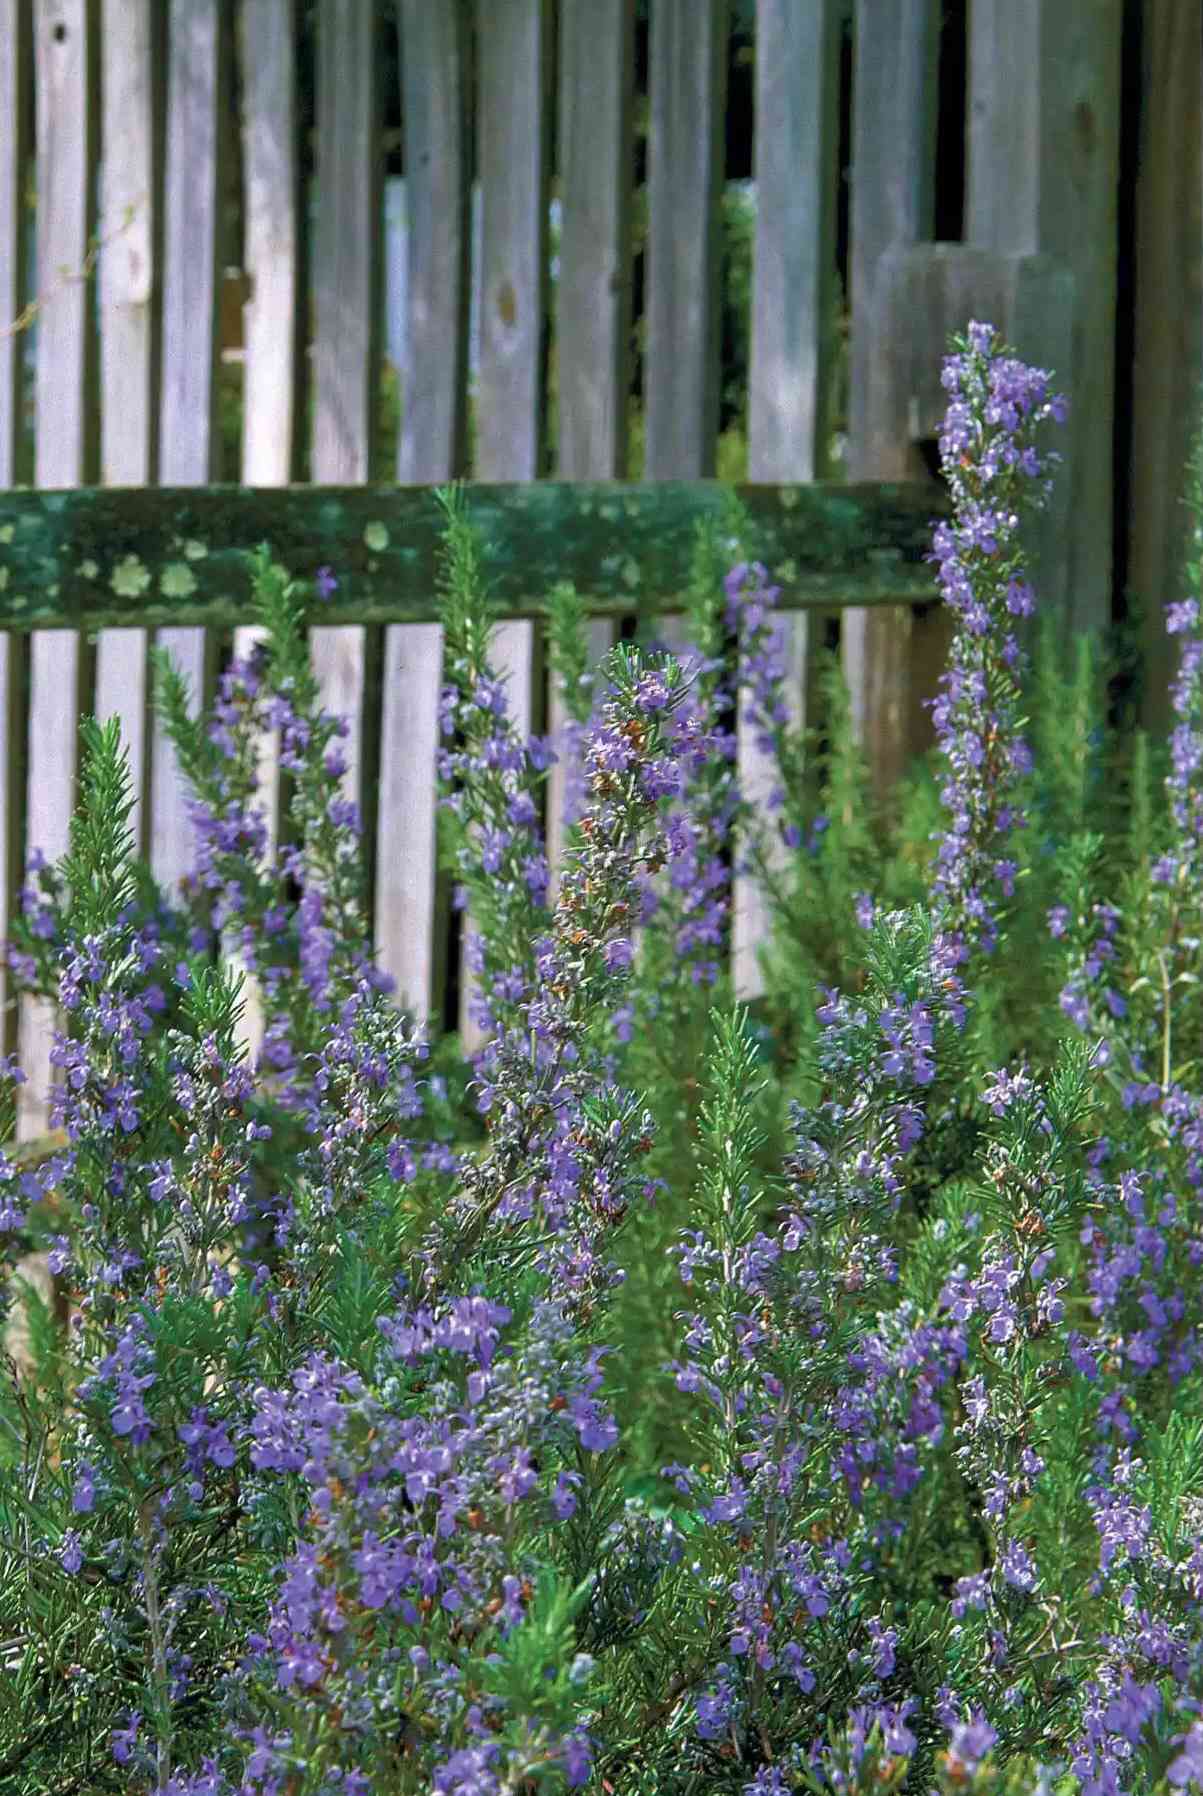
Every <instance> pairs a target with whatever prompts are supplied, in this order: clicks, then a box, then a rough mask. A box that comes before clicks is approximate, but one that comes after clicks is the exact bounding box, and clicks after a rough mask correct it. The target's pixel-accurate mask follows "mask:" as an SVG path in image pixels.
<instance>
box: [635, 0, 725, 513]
mask: <svg viewBox="0 0 1203 1796" xmlns="http://www.w3.org/2000/svg"><path fill="white" fill-rule="evenodd" d="M727 27H728V9H727V0H656V5H655V6H654V7H653V8H652V17H651V140H650V144H649V150H648V155H649V171H648V208H649V213H648V239H647V355H646V360H645V364H644V393H645V404H646V411H647V449H646V455H645V462H644V473H645V477H646V478H647V479H648V480H697V479H701V478H704V477H706V476H708V475H712V474H713V473H714V470H715V463H716V457H717V453H718V387H719V335H718V333H719V310H720V295H719V271H720V247H721V243H720V239H721V211H720V207H721V201H722V189H723V110H724V105H725V99H726V76H727Z"/></svg>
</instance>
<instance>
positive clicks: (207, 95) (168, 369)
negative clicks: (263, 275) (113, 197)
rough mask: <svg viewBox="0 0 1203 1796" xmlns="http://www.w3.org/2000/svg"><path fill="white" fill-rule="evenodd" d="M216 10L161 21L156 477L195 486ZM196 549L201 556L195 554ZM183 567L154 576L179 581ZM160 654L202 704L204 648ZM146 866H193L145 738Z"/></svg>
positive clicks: (211, 218)
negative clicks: (163, 120) (164, 28)
mask: <svg viewBox="0 0 1203 1796" xmlns="http://www.w3.org/2000/svg"><path fill="white" fill-rule="evenodd" d="M223 50H224V44H223V36H222V7H221V4H220V0H172V5H171V7H170V10H169V13H168V43H167V126H166V149H165V158H164V160H165V167H164V192H163V336H162V343H163V373H162V381H161V386H160V408H159V477H160V479H161V480H162V481H163V483H164V485H166V486H204V485H206V484H207V483H208V482H209V481H211V480H212V479H213V478H214V473H215V469H216V463H217V420H216V413H217V348H218V330H217V325H218V277H219V255H220V248H219V246H220V235H219V232H220V218H219V209H220V204H221V165H220V155H221V130H222V125H223V123H224V115H223V101H224V97H225V95H224V87H225V83H224V73H225V71H224V69H223V67H222V60H223ZM202 547H203V545H202ZM187 565H188V564H187V561H186V560H185V559H181V561H180V562H179V563H174V564H170V566H169V567H168V568H164V569H153V570H151V571H152V575H153V576H154V577H157V578H158V579H159V580H160V581H162V580H164V579H169V578H175V579H177V580H183V581H184V582H185V583H186V581H187V579H188V573H187ZM157 642H158V644H159V646H160V647H161V648H165V649H167V650H168V652H169V653H170V654H171V655H172V657H173V658H174V660H175V661H176V663H177V664H178V666H179V667H180V669H181V671H182V672H183V673H184V674H185V675H186V676H187V678H188V680H189V682H190V684H191V687H192V693H193V699H194V702H195V703H196V704H198V705H199V704H201V703H203V701H204V697H205V692H206V687H207V685H208V681H209V675H210V669H211V657H212V644H211V642H210V641H209V640H208V639H207V632H206V631H204V630H198V629H182V628H181V629H166V630H160V631H158V632H157ZM152 744H153V747H152V758H151V794H150V817H151V828H150V861H151V866H152V867H153V868H154V870H155V873H156V875H157V877H158V878H159V879H160V880H161V881H162V882H163V883H164V884H165V885H166V886H168V888H171V887H174V885H175V884H176V882H177V881H178V880H179V879H180V878H181V876H182V875H183V874H184V873H185V872H186V871H187V870H188V868H189V866H190V865H191V861H192V825H191V823H190V821H189V818H188V812H187V808H186V795H185V793H184V789H183V785H182V782H181V780H180V777H179V771H178V769H177V767H176V763H175V754H174V751H173V749H172V747H171V743H170V742H169V741H168V739H167V736H166V734H165V732H164V731H163V729H162V728H161V727H160V726H159V725H158V724H157V723H156V724H155V726H154V729H153V732H152Z"/></svg>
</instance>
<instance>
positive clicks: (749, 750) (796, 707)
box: [731, 0, 839, 998]
mask: <svg viewBox="0 0 1203 1796" xmlns="http://www.w3.org/2000/svg"><path fill="white" fill-rule="evenodd" d="M837 24H838V19H837V9H836V6H835V4H834V0H806V4H804V5H801V6H799V5H795V4H793V0H760V4H759V6H758V8H757V12H756V33H757V45H758V52H759V53H758V55H757V59H756V115H757V118H758V119H759V121H760V124H761V129H760V130H758V131H757V134H756V196H757V198H756V245H755V261H754V264H753V281H754V285H753V294H752V344H751V368H750V370H749V383H748V477H749V479H751V480H757V481H760V480H763V481H769V480H783V481H791V482H792V481H799V480H816V479H820V478H821V477H822V475H823V474H824V472H825V471H826V467H827V446H828V435H829V432H830V427H831V426H830V418H829V415H828V414H829V407H828V395H829V388H830V382H829V378H828V369H829V368H830V365H831V341H830V340H831V337H832V335H833V332H834V323H835V314H834V294H833V291H832V288H833V285H834V274H835V193H836V183H835V174H836V170H835V167H834V161H835V110H836V105H837V101H838V55H839V38H838V32H837ZM810 627H811V620H810V619H809V618H808V617H807V616H806V615H805V614H804V613H798V614H795V615H793V616H790V617H789V618H787V619H786V621H785V623H784V626H783V628H784V637H785V640H784V644H783V650H784V656H785V662H786V666H787V667H788V668H789V670H790V674H789V678H788V680H787V682H786V700H787V703H789V704H790V706H791V710H792V713H793V722H794V723H795V725H797V726H803V725H804V724H805V721H806V697H807V694H806V688H807V683H808V676H809V671H810V666H811V656H810V652H809V650H810ZM738 730H739V736H738V766H739V776H740V783H741V786H742V789H743V792H744V795H745V797H746V798H747V800H748V802H749V803H750V804H752V805H755V806H756V807H757V808H758V809H760V808H764V809H766V810H767V809H768V807H769V805H770V802H771V800H772V796H773V791H774V788H775V786H776V783H777V775H776V772H775V770H774V767H773V763H772V759H771V757H770V756H768V755H766V754H764V753H763V752H762V751H761V749H760V748H759V747H758V745H757V740H756V732H755V731H754V730H753V728H752V726H751V722H750V719H749V716H748V705H747V697H746V695H745V696H744V697H743V699H742V700H741V704H740V715H739V725H738ZM775 842H776V838H775V837H774V836H773V835H772V834H771V833H770V834H768V835H767V843H769V844H771V843H775ZM768 851H769V852H770V853H771V854H773V858H774V860H775V861H777V862H778V863H779V862H780V859H781V856H780V853H779V852H774V850H773V849H772V848H769V849H768ZM732 912H733V914H732V943H731V953H732V970H733V974H734V978H735V986H736V991H737V992H738V994H739V995H740V996H741V997H745V998H752V997H756V996H758V995H759V994H760V992H761V991H762V989H763V979H762V976H761V969H760V965H759V950H760V947H761V944H762V943H763V941H764V940H765V938H766V935H767V931H768V914H767V909H766V905H765V899H764V894H763V892H762V889H761V887H760V884H759V882H758V881H757V880H755V879H752V878H750V877H748V876H747V875H741V874H738V873H737V875H736V879H735V890H734V895H733V906H732Z"/></svg>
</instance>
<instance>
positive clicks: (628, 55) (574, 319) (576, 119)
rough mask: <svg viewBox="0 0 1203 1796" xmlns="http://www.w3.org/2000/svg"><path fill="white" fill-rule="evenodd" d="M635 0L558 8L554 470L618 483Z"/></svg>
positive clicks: (626, 336) (623, 417) (585, 0)
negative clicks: (558, 77) (558, 260)
mask: <svg viewBox="0 0 1203 1796" xmlns="http://www.w3.org/2000/svg"><path fill="white" fill-rule="evenodd" d="M634 43H635V6H634V0H565V4H564V5H563V7H562V9H561V13H560V87H559V129H560V148H559V181H560V205H561V213H560V276H559V282H558V286H557V294H556V299H557V310H556V376H557V383H558V395H559V417H558V420H557V430H556V461H557V472H558V474H559V475H560V477H561V479H564V480H606V479H611V480H621V479H622V477H623V475H624V474H625V473H626V469H627V411H628V405H627V395H628V390H629V386H630V360H631V341H630V338H631V207H632V198H633V196H632V189H631V183H632V179H633V166H632V153H633V137H632V121H631V99H632V87H633V83H634V73H635V70H634Z"/></svg>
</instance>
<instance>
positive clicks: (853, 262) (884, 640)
mask: <svg viewBox="0 0 1203 1796" xmlns="http://www.w3.org/2000/svg"><path fill="white" fill-rule="evenodd" d="M937 27H938V8H937V7H936V6H935V5H934V4H933V0H857V5H856V13H855V32H856V47H855V56H854V64H853V88H852V219H851V245H850V269H849V284H850V287H851V294H850V298H851V309H852V345H851V369H850V390H849V400H848V475H849V478H850V479H852V480H898V479H903V478H906V477H908V476H909V477H910V478H915V479H918V478H922V475H923V463H922V459H921V457H920V456H919V454H918V451H917V450H915V449H914V448H912V446H911V445H910V444H909V443H905V442H902V441H900V440H899V439H898V434H897V429H896V420H894V419H893V418H892V416H891V417H883V416H882V415H881V414H880V412H879V410H877V409H875V406H874V397H875V395H874V392H873V388H872V382H871V379H870V369H871V363H872V353H873V344H874V333H875V328H876V325H875V316H876V314H875V288H876V285H877V271H878V265H879V263H880V261H881V258H882V256H883V255H884V254H885V252H886V251H887V250H889V249H893V248H895V247H897V246H900V245H902V244H906V243H915V242H920V241H922V240H924V239H925V238H930V236H931V234H932V229H933V224H934V215H933V194H934V164H935V126H936V104H935V102H936V91H935V78H936V50H937V42H938V38H937ZM911 621H912V614H911V610H910V608H909V607H907V608H906V609H897V608H894V607H888V608H879V609H877V610H867V609H865V608H863V607H859V606H858V607H853V608H851V609H849V610H847V611H845V612H844V613H843V614H842V617H841V652H842V656H843V663H844V674H845V677H846V679H847V682H848V693H849V699H850V701H851V709H852V719H853V725H854V728H855V729H856V732H857V734H858V736H859V738H860V740H861V741H862V742H863V743H864V745H865V750H866V753H867V756H868V759H869V764H870V766H871V768H872V770H873V773H874V777H875V781H876V783H877V785H878V788H879V789H880V788H882V787H884V786H886V785H888V784H889V783H890V782H891V781H892V780H893V779H894V778H895V777H896V776H897V773H898V772H899V771H900V769H901V766H902V764H903V762H904V760H905V755H906V748H907V746H908V745H907V743H906V742H905V740H904V738H903V719H904V718H905V717H906V716H907V714H908V711H909V701H908V695H907V687H908V685H909V674H910V669H909V660H910V634H911Z"/></svg>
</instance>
